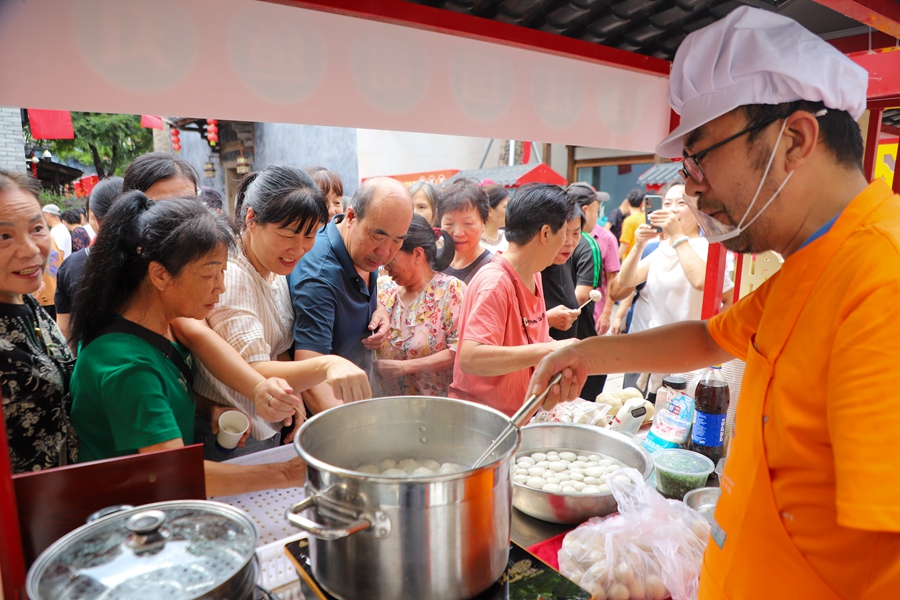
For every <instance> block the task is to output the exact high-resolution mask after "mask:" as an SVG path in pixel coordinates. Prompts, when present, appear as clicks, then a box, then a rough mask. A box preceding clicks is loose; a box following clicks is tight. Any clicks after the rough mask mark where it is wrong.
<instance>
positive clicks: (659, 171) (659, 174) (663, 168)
mask: <svg viewBox="0 0 900 600" xmlns="http://www.w3.org/2000/svg"><path fill="white" fill-rule="evenodd" d="M680 168H681V163H680V162H669V163H660V164H658V165H653V166H652V167H650V169H649V170H648V171H645V172H644V173H642V174H641V176H640V177H638V180H637V183H638V185H666V184H667V183H672V182H673V181H678V182H679V183H680V182H681V175H679V174H678V170H679V169H680Z"/></svg>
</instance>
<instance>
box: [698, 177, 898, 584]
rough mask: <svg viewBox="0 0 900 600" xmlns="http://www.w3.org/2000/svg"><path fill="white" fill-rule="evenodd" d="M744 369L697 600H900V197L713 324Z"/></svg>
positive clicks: (789, 265)
mask: <svg viewBox="0 0 900 600" xmlns="http://www.w3.org/2000/svg"><path fill="white" fill-rule="evenodd" d="M709 332H710V334H711V335H712V337H713V339H714V340H715V341H716V342H717V343H718V344H719V345H720V346H721V347H722V348H724V349H725V350H727V351H728V352H730V353H731V354H733V355H734V356H737V357H739V358H741V359H744V360H745V361H746V362H747V368H746V371H745V373H744V379H743V382H742V391H741V397H740V401H739V402H738V406H737V416H736V421H735V432H734V437H733V439H732V442H731V447H730V451H729V455H728V461H727V464H726V467H725V472H724V474H723V476H722V480H721V485H722V497H721V499H720V500H719V503H718V506H717V508H716V512H715V520H716V524H715V525H714V526H713V531H712V535H711V539H710V541H709V544H708V546H707V549H706V554H705V555H704V559H703V570H702V574H701V581H700V598H701V600H710V599H722V598H728V599H732V600H733V599H743V598H748V599H749V598H753V599H758V598H764V599H765V600H776V599H780V598H785V599H788V598H789V599H791V600H806V599H811V600H812V599H815V600H831V599H837V598H853V599H873V600H874V599H890V598H900V196H897V195H896V194H892V193H891V190H890V188H888V186H887V185H886V184H885V183H884V182H883V181H881V180H878V181H876V182H875V183H872V184H870V185H869V186H868V187H867V188H866V189H865V190H864V191H863V192H862V193H861V194H860V195H859V196H857V197H856V198H854V199H853V201H852V202H851V203H850V204H849V205H848V206H847V208H846V209H845V210H844V211H843V213H842V214H841V216H840V217H839V218H838V220H837V221H836V222H835V224H834V225H833V227H832V228H831V230H830V231H829V232H828V233H826V234H825V235H824V236H822V237H821V238H819V239H817V240H815V241H813V242H812V243H810V244H809V245H808V246H806V247H804V248H801V249H800V250H799V251H797V252H796V253H795V254H793V255H792V256H790V257H789V258H788V259H787V260H786V261H785V263H784V266H783V267H782V269H781V271H779V272H778V273H776V274H775V275H774V276H773V277H772V278H771V279H770V280H769V281H767V282H766V283H765V284H764V285H763V286H761V287H760V288H759V289H758V290H757V291H756V292H754V293H753V294H751V295H749V296H747V297H746V298H744V299H742V300H741V301H740V302H739V303H738V304H736V305H735V306H734V307H732V308H731V309H730V310H728V311H726V312H724V313H723V314H721V315H718V316H716V317H714V318H713V319H712V320H710V322H709Z"/></svg>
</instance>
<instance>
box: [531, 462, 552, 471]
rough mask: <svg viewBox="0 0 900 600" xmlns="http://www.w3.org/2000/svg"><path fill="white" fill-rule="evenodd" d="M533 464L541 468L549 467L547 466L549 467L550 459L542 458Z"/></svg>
mask: <svg viewBox="0 0 900 600" xmlns="http://www.w3.org/2000/svg"><path fill="white" fill-rule="evenodd" d="M534 466H536V467H540V468H542V469H549V468H550V461H549V460H542V461H539V462H536V463H534Z"/></svg>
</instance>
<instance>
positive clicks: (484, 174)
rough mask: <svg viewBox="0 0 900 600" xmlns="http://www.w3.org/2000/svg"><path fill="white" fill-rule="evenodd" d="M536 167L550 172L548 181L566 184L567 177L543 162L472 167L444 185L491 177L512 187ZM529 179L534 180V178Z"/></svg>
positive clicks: (494, 180)
mask: <svg viewBox="0 0 900 600" xmlns="http://www.w3.org/2000/svg"><path fill="white" fill-rule="evenodd" d="M536 169H546V170H547V171H548V172H549V173H548V175H549V177H547V178H546V179H547V183H560V182H561V185H565V177H563V176H562V175H560V174H559V173H557V172H556V171H553V170H552V169H550V168H549V167H547V166H546V165H543V164H542V163H529V164H526V165H512V166H505V167H490V168H487V169H470V170H468V171H460V172H459V173H457V174H456V175H454V176H453V177H451V178H449V179H448V180H447V181H445V182H444V185H443V187H446V186H447V185H449V184H450V182H452V181H456V180H457V179H477V180H478V181H484V180H485V179H490V180H491V181H493V182H494V183H496V184H497V185H502V186H504V187H512V186H515V185H517V184H518V182H519V180H521V179H522V178H525V177H526V176H527V175H528V174H529V173H531V172H532V171H534V170H536ZM528 179H530V180H533V178H528ZM551 179H553V181H550V180H551Z"/></svg>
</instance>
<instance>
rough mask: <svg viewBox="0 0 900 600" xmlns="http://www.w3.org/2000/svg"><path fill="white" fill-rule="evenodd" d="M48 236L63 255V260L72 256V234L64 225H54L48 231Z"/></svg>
mask: <svg viewBox="0 0 900 600" xmlns="http://www.w3.org/2000/svg"><path fill="white" fill-rule="evenodd" d="M50 235H51V236H52V237H53V241H54V242H56V247H57V248H59V249H60V251H61V252H62V253H63V259H66V258H69V256H70V255H71V254H72V234H71V233H69V228H68V227H66V226H65V224H64V223H60V224H59V225H54V226H53V228H52V229H50Z"/></svg>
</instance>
